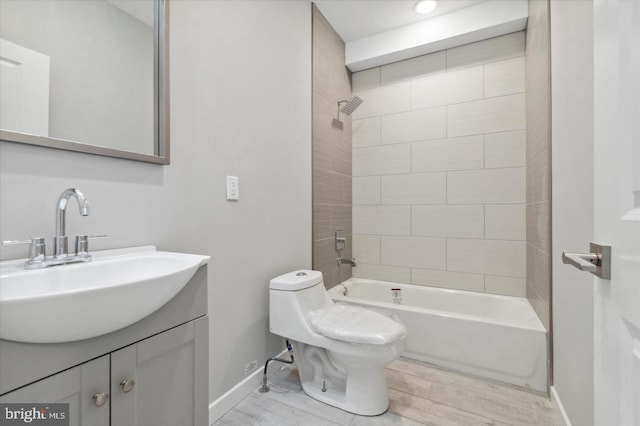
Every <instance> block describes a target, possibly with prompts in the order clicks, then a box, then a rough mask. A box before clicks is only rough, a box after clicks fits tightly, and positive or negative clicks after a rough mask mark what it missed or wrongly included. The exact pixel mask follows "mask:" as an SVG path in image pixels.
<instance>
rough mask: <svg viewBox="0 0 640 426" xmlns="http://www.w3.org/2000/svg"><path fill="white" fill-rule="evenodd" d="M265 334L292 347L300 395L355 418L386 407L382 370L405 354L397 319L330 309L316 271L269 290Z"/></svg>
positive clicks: (276, 282) (285, 278)
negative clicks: (354, 415)
mask: <svg viewBox="0 0 640 426" xmlns="http://www.w3.org/2000/svg"><path fill="white" fill-rule="evenodd" d="M269 329H270V330H271V332H272V333H274V334H277V335H279V336H282V337H285V338H288V339H290V340H291V341H292V343H293V349H294V353H295V354H296V359H297V362H298V370H299V373H300V382H301V384H302V389H303V390H304V392H305V393H306V394H307V395H309V396H311V397H313V398H315V399H317V400H319V401H322V402H324V403H326V404H329V405H333V406H335V407H338V408H341V409H343V410H345V411H349V412H351V413H355V414H361V415H368V416H374V415H378V414H382V413H384V412H385V411H386V410H387V408H388V407H389V397H388V394H387V386H386V382H385V375H384V368H385V366H386V365H387V364H388V363H390V362H391V361H393V360H394V359H396V358H397V357H398V356H400V354H401V353H402V351H403V349H404V340H405V337H406V334H407V331H406V328H405V327H404V325H403V324H401V323H400V322H399V321H398V320H397V319H394V318H393V317H391V316H387V315H384V314H382V313H379V312H374V311H371V310H367V309H364V308H361V307H357V306H351V305H346V304H335V303H334V302H333V301H332V300H331V298H330V297H329V295H328V294H327V292H326V290H325V288H324V283H323V280H322V273H321V272H319V271H310V270H301V271H294V272H290V273H288V274H284V275H281V276H279V277H276V278H274V279H272V280H271V282H270V284H269Z"/></svg>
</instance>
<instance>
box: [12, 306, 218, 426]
mask: <svg viewBox="0 0 640 426" xmlns="http://www.w3.org/2000/svg"><path fill="white" fill-rule="evenodd" d="M207 330H208V320H207V317H203V318H198V319H197V320H195V321H191V322H189V323H187V324H183V325H181V326H178V327H175V328H172V329H170V330H167V331H165V332H163V333H160V334H157V335H155V336H152V337H149V338H147V339H144V340H142V341H140V342H137V343H134V344H133V345H129V346H127V347H124V348H122V349H120V350H117V351H115V352H112V353H111V354H108V355H104V356H102V357H100V358H98V359H95V360H93V361H89V362H86V363H84V364H81V365H79V366H77V367H74V368H71V369H69V370H66V371H63V372H61V373H58V374H55V375H53V376H51V377H48V378H46V379H42V380H40V381H38V382H35V383H32V384H30V385H28V386H25V387H23V388H21V389H18V390H16V391H13V392H10V393H8V394H6V395H3V396H2V397H0V402H3V403H4V402H20V403H25V402H28V403H34V404H35V403H55V402H66V403H69V418H70V426H74V425H75V426H81V425H84V426H109V425H112V426H176V425H185V426H186V425H206V424H207V419H208V410H207V406H208V401H207V399H208V398H207V394H206V392H202V391H201V390H202V389H203V388H205V389H206V386H207V383H206V380H207V379H206V375H203V374H202V372H203V371H206V368H207V365H206V363H207V356H206V355H207V348H206V347H204V345H206V344H207ZM105 393H107V394H109V395H110V398H109V399H106V398H104V396H105ZM94 395H97V397H96V399H97V398H104V399H103V400H98V402H97V403H96V401H95V400H94ZM102 402H104V404H102ZM97 405H100V406H97Z"/></svg>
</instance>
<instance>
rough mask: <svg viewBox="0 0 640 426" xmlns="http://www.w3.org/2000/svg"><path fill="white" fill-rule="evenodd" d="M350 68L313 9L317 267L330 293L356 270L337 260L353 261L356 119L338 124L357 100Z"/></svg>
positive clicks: (336, 39)
mask: <svg viewBox="0 0 640 426" xmlns="http://www.w3.org/2000/svg"><path fill="white" fill-rule="evenodd" d="M344 63H345V59H344V42H343V41H342V40H341V39H340V37H339V36H338V34H336V32H335V31H334V30H333V28H331V26H330V25H329V23H328V22H327V21H326V19H325V18H324V17H323V16H322V14H321V13H320V12H319V11H318V9H317V8H316V7H315V6H313V143H312V144H313V268H314V269H316V270H318V271H322V273H323V275H324V282H325V286H326V287H327V288H331V287H333V286H334V285H336V284H338V283H339V282H340V281H344V280H346V279H348V278H350V277H351V266H349V265H343V266H340V267H338V264H337V261H336V259H337V257H338V255H340V256H342V257H346V258H349V259H350V258H351V257H352V241H353V236H352V232H351V223H352V220H351V206H352V201H351V200H352V190H351V153H352V151H351V117H349V116H347V115H345V114H340V121H342V123H343V129H339V128H338V127H336V126H334V125H333V120H334V119H336V118H337V110H338V109H337V107H338V105H337V102H338V101H339V100H341V99H351V81H350V73H349V71H348V70H347V68H346V67H345V65H344ZM338 229H343V230H344V231H345V232H346V233H347V246H346V248H345V249H344V250H343V251H342V252H341V253H338V252H337V251H336V250H335V236H334V235H335V231H336V230H338Z"/></svg>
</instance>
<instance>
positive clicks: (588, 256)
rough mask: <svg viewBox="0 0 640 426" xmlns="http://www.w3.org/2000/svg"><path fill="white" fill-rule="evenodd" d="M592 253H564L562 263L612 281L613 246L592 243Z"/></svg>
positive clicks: (590, 246)
mask: <svg viewBox="0 0 640 426" xmlns="http://www.w3.org/2000/svg"><path fill="white" fill-rule="evenodd" d="M589 249H590V250H591V252H590V253H566V252H563V253H562V263H564V264H567V265H572V266H574V267H576V268H578V269H579V270H581V271H587V272H591V273H592V274H593V275H595V276H597V277H599V278H602V279H605V280H610V279H611V246H606V245H603V244H595V243H590V244H589Z"/></svg>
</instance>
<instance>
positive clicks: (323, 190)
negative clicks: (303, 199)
mask: <svg viewBox="0 0 640 426" xmlns="http://www.w3.org/2000/svg"><path fill="white" fill-rule="evenodd" d="M344 180H345V175H342V174H340V173H336V172H333V171H331V170H327V169H322V168H320V167H315V168H314V170H313V199H314V201H315V202H316V203H318V204H343V202H344V200H345V198H346V197H345V194H344Z"/></svg>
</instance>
